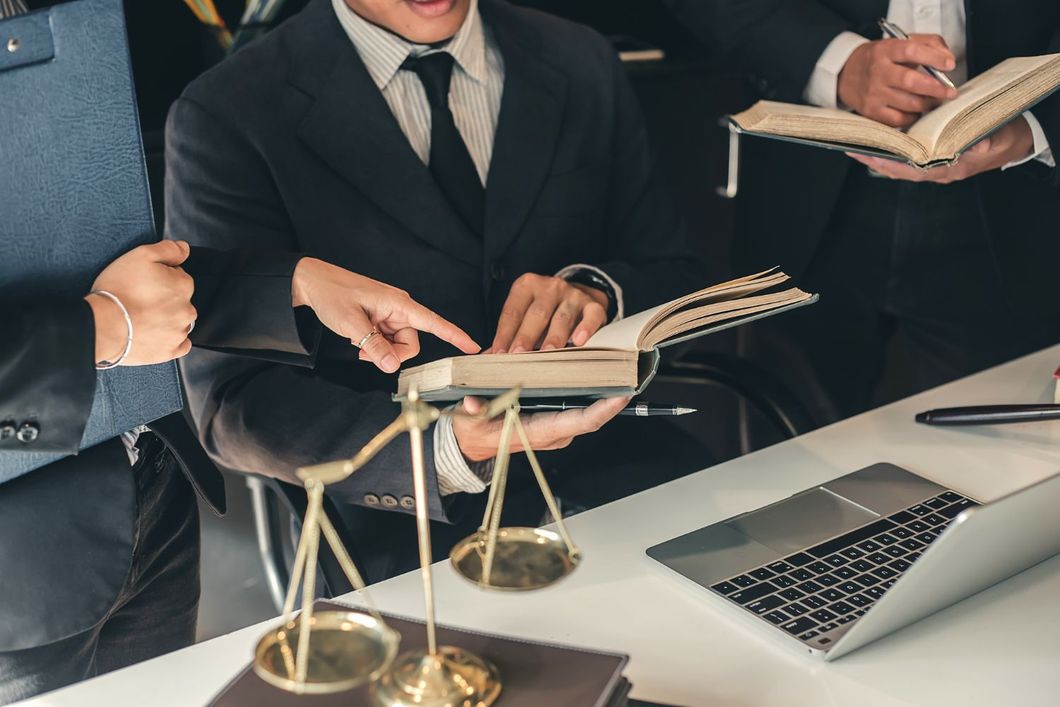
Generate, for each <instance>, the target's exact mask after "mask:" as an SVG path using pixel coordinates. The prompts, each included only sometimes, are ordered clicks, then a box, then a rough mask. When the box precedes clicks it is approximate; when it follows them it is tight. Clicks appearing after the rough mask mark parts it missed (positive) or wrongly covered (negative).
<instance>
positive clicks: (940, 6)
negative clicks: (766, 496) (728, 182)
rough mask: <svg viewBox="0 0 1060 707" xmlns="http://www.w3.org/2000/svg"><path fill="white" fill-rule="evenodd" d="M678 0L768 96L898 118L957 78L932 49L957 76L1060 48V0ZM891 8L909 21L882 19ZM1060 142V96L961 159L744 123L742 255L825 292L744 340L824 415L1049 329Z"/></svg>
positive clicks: (947, 93) (1004, 350)
mask: <svg viewBox="0 0 1060 707" xmlns="http://www.w3.org/2000/svg"><path fill="white" fill-rule="evenodd" d="M666 2H667V4H668V5H669V7H670V9H671V10H672V11H673V13H674V14H675V15H676V16H677V17H678V18H679V19H681V20H683V21H684V23H685V25H686V26H687V27H688V28H689V29H691V30H692V31H693V32H695V33H696V34H697V35H698V36H699V37H700V38H701V39H703V40H704V42H705V43H706V44H707V46H709V47H711V48H713V49H717V50H720V51H722V52H725V53H727V54H730V55H732V56H734V57H736V58H738V59H739V60H740V62H741V63H742V65H744V66H746V67H748V70H749V75H750V78H751V85H752V86H753V92H754V94H756V95H755V97H756V98H767V99H771V100H777V101H786V102H805V103H809V104H814V105H819V106H825V107H837V108H841V109H846V110H851V111H854V112H857V113H859V114H861V115H864V116H866V117H868V118H871V119H873V120H877V121H879V122H882V123H885V124H887V125H889V126H893V127H899V128H901V127H906V126H908V125H910V124H912V123H913V122H914V121H916V120H917V119H918V118H920V116H922V115H924V114H925V113H927V112H928V111H930V110H932V109H933V108H934V107H936V106H938V105H940V104H941V103H942V102H945V101H948V100H951V99H952V98H954V96H955V95H956V92H955V91H954V90H953V89H951V88H949V87H947V86H946V85H945V83H944V82H943V81H940V80H938V79H936V78H934V77H933V76H931V75H930V74H929V73H928V71H926V70H925V68H924V67H932V68H934V69H936V70H938V71H941V72H944V73H945V74H946V76H948V78H949V79H950V80H951V81H952V83H953V84H955V85H956V86H957V88H958V90H959V88H960V86H961V85H962V84H963V83H964V82H965V81H966V80H967V79H968V78H969V77H973V76H976V75H978V74H980V73H982V72H983V71H985V70H987V69H989V68H991V67H993V66H995V65H996V64H998V63H1000V62H1001V61H1002V60H1004V59H1007V58H1009V57H1014V56H1028V55H1040V54H1048V53H1053V52H1058V51H1060V5H1058V4H1057V3H1055V2H1052V0H1026V1H1025V2H1022V3H1020V4H1019V7H1018V9H1017V8H1016V7H1014V6H1013V5H1012V4H1011V3H1005V2H1000V1H999V0H941V1H940V0H890V1H889V2H888V1H887V0H872V1H871V2H862V1H860V0H806V1H805V2H798V3H776V2H772V1H771V0H666ZM882 17H885V18H886V19H887V20H888V21H889V22H891V23H893V24H894V25H897V26H898V27H900V28H901V29H903V30H904V31H905V32H906V33H908V34H909V38H908V39H906V40H900V39H892V38H889V37H885V36H884V35H883V32H882V31H881V29H880V26H879V25H878V20H879V19H880V18H882ZM1058 144H1060V95H1056V94H1054V95H1053V96H1051V97H1048V98H1046V99H1045V100H1043V101H1042V102H1041V103H1039V104H1038V105H1036V106H1034V107H1033V108H1032V110H1030V111H1027V112H1026V113H1024V114H1023V115H1022V116H1020V117H1018V118H1017V119H1015V120H1013V121H1012V122H1011V123H1009V124H1008V125H1007V126H1005V127H1003V128H1002V129H1000V130H999V131H997V132H996V133H994V134H993V135H992V136H990V137H989V138H988V139H986V140H983V141H982V142H981V143H980V144H979V145H977V146H976V147H975V148H973V149H972V150H970V151H968V152H967V153H966V154H964V155H962V156H961V158H960V160H959V161H958V162H957V163H956V164H955V165H953V166H950V167H936V168H932V169H928V170H917V169H913V168H912V167H909V166H907V165H904V164H900V163H898V162H893V161H886V160H881V159H876V158H871V157H862V156H854V155H852V156H849V157H848V156H845V155H843V154H842V153H839V152H831V151H826V150H820V149H816V148H810V147H804V146H799V145H795V144H792V143H784V142H780V141H774V140H744V141H742V143H741V147H742V155H741V162H742V165H741V173H740V185H739V195H738V197H737V205H736V208H737V215H736V227H737V235H736V237H737V240H736V244H735V251H736V253H737V260H738V261H739V268H740V269H744V268H752V267H758V266H765V265H774V264H777V263H778V262H779V264H780V265H781V266H782V267H783V268H784V270H785V271H786V272H788V273H789V274H791V275H792V276H793V277H796V278H797V279H798V280H799V282H800V284H802V285H803V286H804V287H807V288H809V289H812V290H816V291H819V292H820V293H821V301H820V303H819V304H818V305H817V306H815V307H813V308H812V309H813V311H805V312H799V313H795V314H793V315H791V316H790V317H784V318H782V319H783V321H781V320H780V319H778V320H775V321H772V322H767V323H764V324H763V325H761V326H759V327H756V328H755V330H753V331H748V332H747V334H748V338H747V354H748V355H749V356H751V357H752V358H754V359H757V360H759V361H761V362H764V363H766V364H767V365H769V366H770V367H773V368H774V370H777V371H779V372H781V373H782V374H783V375H784V377H785V378H786V379H787V380H789V381H791V382H792V384H793V385H794V386H795V387H797V388H799V392H800V395H801V397H803V398H804V399H805V400H806V401H807V402H808V403H809V404H810V406H811V408H812V411H813V413H814V414H815V416H816V417H817V418H818V421H819V422H821V423H826V422H829V421H832V420H836V419H839V418H842V417H846V416H849V415H853V414H856V413H858V412H861V411H863V410H866V409H868V408H869V407H871V406H873V405H876V404H879V403H882V402H886V401H889V400H893V399H895V398H898V397H902V396H905V395H909V394H911V393H913V392H916V391H919V390H923V389H925V388H928V387H931V386H935V385H938V384H940V383H943V382H945V381H948V380H952V379H954V378H957V377H959V376H963V375H967V374H969V373H972V372H974V371H976V370H980V369H982V368H986V367H988V366H991V365H994V364H996V363H999V362H1001V361H1004V360H1007V359H1010V358H1014V357H1016V356H1018V355H1021V354H1023V353H1026V352H1029V351H1031V350H1034V349H1036V348H1039V347H1041V346H1044V345H1047V344H1049V343H1054V342H1055V341H1056V340H1057V339H1058V338H1060V302H1058V300H1057V298H1055V297H1052V296H1050V295H1048V294H1047V293H1046V292H1044V291H1043V287H1044V285H1043V283H1046V282H1050V281H1052V280H1053V279H1055V265H1054V264H1055V257H1054V253H1055V235H1054V233H1053V230H1054V229H1053V226H1052V224H1055V223H1056V221H1057V217H1058V216H1060V199H1058V196H1060V195H1058V189H1057V187H1058V183H1060V177H1058V174H1057V170H1056V168H1055V161H1054V155H1053V151H1052V149H1051V145H1052V146H1055V145H1058Z"/></svg>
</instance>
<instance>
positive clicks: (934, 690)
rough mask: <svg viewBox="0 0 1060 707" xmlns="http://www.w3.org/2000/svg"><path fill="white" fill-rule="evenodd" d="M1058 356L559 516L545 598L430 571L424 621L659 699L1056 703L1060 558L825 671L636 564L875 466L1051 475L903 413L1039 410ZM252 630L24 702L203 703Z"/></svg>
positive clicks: (973, 475) (981, 475)
mask: <svg viewBox="0 0 1060 707" xmlns="http://www.w3.org/2000/svg"><path fill="white" fill-rule="evenodd" d="M1057 364H1060V346H1057V347H1054V348H1051V349H1047V350H1045V351H1043V352H1040V353H1037V354H1034V355H1032V356H1028V357H1026V358H1023V359H1020V360H1018V361H1014V362H1012V363H1009V364H1006V365H1004V366H1001V367H999V368H996V369H993V370H990V371H987V372H985V373H981V374H979V375H976V376H972V377H970V378H967V379H965V380H962V381H958V382H956V383H952V384H950V385H947V386H943V387H941V388H938V389H935V390H933V391H929V392H927V393H923V394H921V395H918V396H915V397H913V398H910V399H907V400H904V401H901V402H898V403H895V404H893V405H889V406H887V407H884V408H881V409H878V410H875V411H873V412H870V413H867V414H865V415H861V416H859V417H856V418H852V419H850V420H846V421H844V422H841V423H839V424H836V425H832V426H830V427H827V428H825V429H821V430H818V431H816V432H813V433H811V434H808V435H804V436H802V437H800V438H798V439H795V440H792V441H790V442H785V443H783V444H779V445H777V446H774V447H771V448H769V449H765V450H762V451H760V452H757V453H755V454H752V455H749V456H746V457H742V458H740V459H735V460H733V461H730V462H727V463H725V464H722V465H719V466H716V467H713V468H710V469H707V470H704V471H702V472H699V473H697V474H694V475H692V476H689V477H686V478H684V479H680V480H678V481H674V482H672V483H670V484H667V485H664V486H660V487H658V488H655V489H652V490H649V491H646V492H644V493H641V494H638V495H636V496H633V497H630V498H627V499H623V500H621V501H618V502H616V503H613V504H610V505H608V506H604V507H602V508H599V509H596V510H594V511H590V512H588V513H585V514H583V515H581V516H578V517H576V518H573V519H571V521H570V530H571V533H572V534H573V535H574V537H575V540H576V541H577V543H578V544H579V545H580V546H581V548H582V549H583V551H584V553H585V560H584V562H583V564H582V566H581V567H580V568H579V569H578V571H577V572H575V573H574V574H573V575H572V576H571V577H570V578H569V579H567V580H565V581H564V582H563V583H562V584H560V585H558V586H556V587H554V588H552V589H550V590H545V591H541V592H537V593H530V594H523V595H517V596H515V595H497V594H489V593H484V592H481V591H478V590H476V589H475V588H473V587H472V586H471V585H469V584H467V583H466V582H465V581H464V580H462V579H460V578H459V577H457V576H456V575H455V574H453V573H452V572H451V571H450V569H449V567H448V565H447V564H444V563H439V564H438V565H437V568H436V572H435V577H436V581H437V592H436V596H437V597H438V617H439V621H441V622H443V623H450V624H454V625H457V626H467V627H471V628H478V629H482V630H487V631H492V632H501V633H510V634H512V635H516V636H526V637H529V638H536V639H543V640H550V641H558V642H565V643H570V644H575V645H584V646H590V647H597V648H602V649H611V650H615V651H623V652H626V653H629V654H630V655H631V656H632V661H631V662H630V665H629V669H628V672H627V675H628V676H629V678H630V679H631V680H632V682H633V685H634V688H633V694H634V696H635V697H639V698H641V699H645V700H653V701H659V702H666V703H672V704H675V705H689V706H694V707H700V706H704V705H784V706H785V707H790V706H792V705H858V706H859V707H866V706H869V705H911V704H922V705H951V704H961V705H991V706H995V705H1005V704H1012V705H1055V704H1060V557H1057V558H1053V559H1052V560H1048V561H1046V562H1044V563H1042V564H1041V565H1038V566H1037V567H1034V568H1032V569H1030V570H1028V571H1027V572H1024V573H1023V574H1021V575H1019V576H1017V577H1015V578H1013V579H1011V580H1009V581H1007V582H1004V583H1003V584H1001V585H998V586H996V587H993V588H991V589H989V590H987V591H985V592H982V593H981V594H978V595H976V596H974V597H972V598H971V599H968V600H966V601H964V602H962V603H960V604H959V605H957V606H955V607H952V608H950V609H948V610H946V611H944V612H941V613H940V614H937V615H935V616H933V617H931V618H929V619H927V620H925V621H922V622H920V623H919V624H916V625H914V626H911V627H909V628H907V629H905V630H903V631H901V632H899V633H896V634H893V635H892V636H890V637H888V638H885V639H883V640H881V641H879V642H877V643H875V644H872V645H870V646H867V647H865V648H863V649H861V650H859V651H857V652H855V653H853V654H851V655H849V656H847V657H845V658H843V659H841V660H839V661H837V662H835V663H830V664H824V663H820V662H816V661H814V660H813V659H811V658H809V657H806V656H803V655H802V654H801V653H799V652H797V649H792V648H790V647H786V646H785V645H784V644H783V643H781V642H771V641H767V640H764V639H763V638H762V637H761V634H760V633H751V632H748V631H746V630H745V629H744V628H743V625H742V623H741V622H740V621H739V620H737V619H735V618H734V617H733V614H732V613H731V610H729V611H726V610H725V609H727V608H728V607H723V606H718V605H717V604H716V603H715V602H707V601H705V597H703V596H702V595H701V594H699V593H697V592H695V591H693V590H691V589H686V588H684V586H683V585H681V584H679V583H678V582H677V580H675V579H671V578H670V577H669V576H667V575H666V574H665V573H664V572H663V570H662V569H661V568H658V567H656V566H654V564H653V563H652V562H651V561H650V560H648V559H647V558H646V557H645V555H644V549H645V548H647V547H649V546H650V545H653V544H655V543H658V542H660V541H663V540H666V539H668V538H671V537H674V536H676V535H680V534H682V533H685V532H687V531H690V530H693V529H695V528H698V527H700V526H703V525H706V524H708V523H712V522H715V521H717V520H721V519H723V518H727V517H729V516H732V515H735V514H737V513H741V512H743V511H747V510H750V509H753V508H756V507H759V506H762V505H764V504H767V503H770V502H772V501H776V500H778V499H781V498H783V497H785V496H788V495H790V494H791V493H793V492H796V491H798V490H800V489H803V488H806V487H808V486H810V485H812V484H817V483H821V482H824V481H827V480H829V479H831V478H834V477H836V476H840V475H842V474H844V473H847V472H849V471H852V470H854V469H858V468H860V467H862V466H867V465H868V464H871V463H873V462H877V461H889V462H893V463H896V464H898V465H900V466H904V467H906V468H908V469H911V470H913V471H916V472H917V473H920V474H923V475H924V476H926V477H929V478H932V479H934V480H936V481H938V482H940V483H942V484H945V485H947V486H950V487H952V488H954V489H956V490H958V491H961V492H964V493H967V494H969V495H971V496H973V497H976V498H979V499H982V500H990V499H993V498H996V497H998V496H1000V495H1003V494H1005V493H1007V492H1010V491H1013V490H1015V489H1018V488H1021V487H1023V486H1026V485H1028V484H1030V483H1032V482H1034V481H1037V480H1039V479H1042V478H1044V477H1046V476H1049V475H1051V474H1054V473H1056V472H1057V471H1060V423H1055V422H1054V423H1033V424H1026V425H1016V426H1009V427H997V428H982V429H959V428H957V429H953V428H951V429H940V428H929V427H924V426H920V425H916V424H914V422H913V415H914V413H916V412H918V411H920V410H925V409H928V408H933V407H946V406H952V405H966V404H975V403H994V402H1033V401H1041V402H1051V401H1052V396H1053V392H1052V390H1053V382H1052V379H1051V374H1052V372H1053V370H1054V369H1055V368H1056V366H1057ZM372 595H373V597H374V598H375V600H376V602H377V603H378V604H379V605H380V608H382V609H383V610H385V611H390V612H393V613H398V614H403V615H411V616H422V614H423V609H422V598H421V593H420V585H419V577H418V575H417V574H409V575H403V576H401V577H397V578H394V579H392V580H390V581H388V582H384V583H382V584H379V585H376V587H375V588H374V589H373V590H372ZM264 628H265V624H263V625H260V626H254V627H251V628H248V629H244V630H242V631H238V632H236V633H233V634H229V635H227V636H224V637H221V638H218V639H215V640H212V641H208V642H206V643H203V644H200V645H198V646H194V647H192V648H189V649H186V650H182V651H178V652H176V653H173V654H171V655H168V656H164V657H162V658H158V659H156V660H153V661H149V662H147V663H143V664H141V665H138V666H134V667H132V668H127V669H125V670H122V671H118V672H116V673H111V674H110V675H105V676H103V677H100V678H97V679H95V680H91V681H88V682H85V683H82V684H80V685H76V686H73V687H70V688H66V689H64V690H60V691H57V692H54V693H51V694H49V695H45V696H42V697H40V698H37V699H35V700H33V701H31V702H28V703H26V704H32V705H35V706H40V707H43V706H44V705H54V706H55V707H60V706H66V705H77V706H78V707H82V706H84V705H108V706H110V705H113V706H116V707H117V706H122V705H129V706H130V707H131V706H134V705H135V706H136V707H140V706H141V705H151V706H152V707H166V706H168V705H173V706H174V707H177V706H179V707H188V706H189V705H199V704H203V703H205V702H206V701H207V700H208V699H209V698H210V696H211V695H213V694H214V693H215V692H216V691H217V690H218V689H219V688H220V687H221V686H223V685H224V684H225V683H226V682H227V681H228V680H229V679H230V678H231V677H232V676H233V675H234V674H236V673H237V672H238V671H239V670H240V669H241V668H242V667H243V666H245V665H246V664H247V662H248V661H249V658H250V655H251V649H252V646H253V645H254V643H255V642H256V641H257V639H258V637H259V636H260V635H261V633H262V632H263V630H264ZM556 707H559V706H556Z"/></svg>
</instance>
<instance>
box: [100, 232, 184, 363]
mask: <svg viewBox="0 0 1060 707" xmlns="http://www.w3.org/2000/svg"><path fill="white" fill-rule="evenodd" d="M190 252H191V248H190V247H189V246H188V244H187V243H185V242H184V241H161V242H159V243H152V244H150V245H142V246H139V247H137V248H133V249H132V250H130V251H129V252H128V253H126V254H124V255H122V256H121V257H119V258H118V259H117V260H115V261H114V262H112V263H111V264H110V265H108V266H107V267H106V268H104V270H103V272H101V273H100V274H99V277H97V278H96V281H95V282H94V283H92V289H93V290H105V291H107V292H110V293H111V294H112V295H114V296H115V297H117V298H118V299H119V300H121V303H122V304H123V305H125V309H126V310H127V311H128V312H129V318H130V319H131V320H132V324H133V341H132V348H131V349H130V350H129V355H128V356H126V357H125V359H124V360H123V361H122V362H121V365H123V366H146V365H149V364H153V363H164V362H166V361H171V360H173V359H175V358H180V357H181V356H184V355H186V354H187V353H188V352H189V351H190V350H191V341H189V340H188V334H189V333H191V328H192V325H193V323H194V322H195V316H196V312H195V307H193V306H192V304H191V295H192V293H193V292H194V291H195V283H194V281H193V280H192V279H191V276H190V275H188V274H187V273H186V272H184V271H183V270H182V269H181V268H180V264H181V263H183V262H184V261H185V260H187V258H188V254H189V253H190ZM85 300H86V301H87V302H88V304H89V306H90V307H92V314H93V317H94V318H95V322H96V361H97V362H100V361H114V360H117V359H118V358H119V357H120V356H121V354H122V352H123V351H124V350H125V343H126V341H127V340H128V336H129V330H128V326H127V325H126V323H125V317H124V316H123V315H122V312H121V309H120V308H119V307H118V305H117V304H115V303H114V302H113V301H111V300H110V299H109V298H107V297H105V296H102V295H88V296H86V297H85Z"/></svg>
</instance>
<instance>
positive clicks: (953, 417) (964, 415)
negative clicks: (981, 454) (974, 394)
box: [916, 403, 1060, 425]
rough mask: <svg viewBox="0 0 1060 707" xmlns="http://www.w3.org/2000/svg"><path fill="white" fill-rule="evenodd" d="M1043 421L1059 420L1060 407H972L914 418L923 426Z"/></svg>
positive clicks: (928, 413)
mask: <svg viewBox="0 0 1060 707" xmlns="http://www.w3.org/2000/svg"><path fill="white" fill-rule="evenodd" d="M1043 420H1060V405H1048V404H1038V403H1036V404H1031V405H973V406H971V407H962V408H939V409H938V410H928V411H926V412H921V413H918V414H917V416H916V421H917V422H920V423H922V424H925V425H1006V424H1011V423H1014V422H1040V421H1043Z"/></svg>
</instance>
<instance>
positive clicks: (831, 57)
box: [802, 32, 869, 108]
mask: <svg viewBox="0 0 1060 707" xmlns="http://www.w3.org/2000/svg"><path fill="white" fill-rule="evenodd" d="M868 41H869V40H867V39H865V38H864V37H862V36H861V35H860V34H855V33H854V32H841V33H840V34H838V35H836V38H835V39H833V40H832V41H831V42H830V43H829V45H828V46H827V47H826V48H825V50H824V51H823V52H821V57H820V58H819V59H818V60H817V65H816V66H815V67H814V69H813V73H812V74H810V81H809V83H807V84H806V90H805V91H803V93H802V97H803V98H804V99H805V100H806V102H807V103H810V104H811V105H815V106H822V107H824V108H840V107H841V106H840V105H839V72H841V71H842V70H843V67H844V66H846V63H847V59H849V58H850V55H851V54H853V53H854V50H855V49H857V48H858V47H860V46H861V45H862V44H867V43H868Z"/></svg>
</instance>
